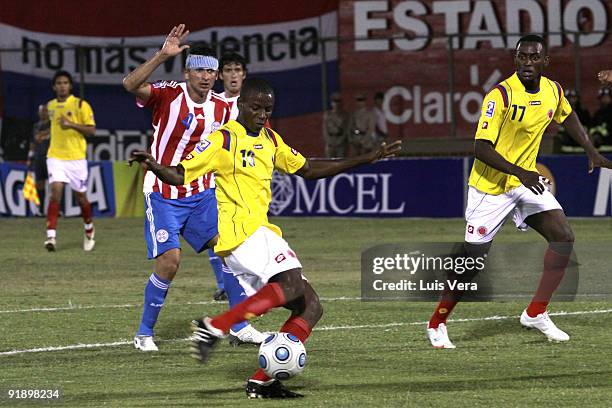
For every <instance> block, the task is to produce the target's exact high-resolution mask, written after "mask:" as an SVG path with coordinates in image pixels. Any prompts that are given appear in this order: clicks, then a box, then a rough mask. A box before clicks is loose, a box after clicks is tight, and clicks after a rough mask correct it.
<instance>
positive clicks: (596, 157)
mask: <svg viewBox="0 0 612 408" xmlns="http://www.w3.org/2000/svg"><path fill="white" fill-rule="evenodd" d="M596 167H604V168H606V169H612V161H611V160H608V159H606V158H605V157H603V156H602V155H601V154H599V153H596V154H593V155H591V156H589V173H592V172H593V170H594V169H595V168H596Z"/></svg>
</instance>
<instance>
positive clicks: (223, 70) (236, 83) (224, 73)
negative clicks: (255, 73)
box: [219, 52, 247, 120]
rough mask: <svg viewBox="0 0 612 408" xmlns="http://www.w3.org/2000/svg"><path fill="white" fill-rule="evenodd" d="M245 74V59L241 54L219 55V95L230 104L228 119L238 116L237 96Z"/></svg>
mask: <svg viewBox="0 0 612 408" xmlns="http://www.w3.org/2000/svg"><path fill="white" fill-rule="evenodd" d="M246 76H247V65H246V59H245V58H244V57H243V56H242V55H240V54H238V53H235V52H230V53H227V54H224V55H223V56H221V61H220V63H219V79H221V80H222V81H223V92H222V93H221V96H223V97H224V98H225V100H226V101H227V103H228V105H229V106H230V109H231V113H230V119H232V120H235V119H236V118H237V117H238V97H239V96H240V90H241V89H242V83H243V82H244V80H245V79H246Z"/></svg>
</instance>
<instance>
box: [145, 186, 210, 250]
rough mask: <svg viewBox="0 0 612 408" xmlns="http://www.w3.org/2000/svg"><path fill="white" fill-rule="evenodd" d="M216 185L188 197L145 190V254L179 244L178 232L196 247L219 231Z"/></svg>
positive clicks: (203, 244)
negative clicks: (172, 197) (177, 196)
mask: <svg viewBox="0 0 612 408" xmlns="http://www.w3.org/2000/svg"><path fill="white" fill-rule="evenodd" d="M217 216H218V213H217V198H216V197H215V189H213V188H211V189H207V190H204V191H203V192H201V193H198V194H195V195H193V196H191V197H186V198H177V199H167V198H164V197H163V196H162V195H161V193H145V223H144V236H145V240H146V242H147V257H148V258H149V259H154V258H157V257H158V256H159V255H161V254H163V253H164V252H166V251H169V250H170V249H174V248H180V247H181V244H180V241H179V234H180V235H182V236H183V238H184V239H185V241H187V243H188V244H189V245H190V246H191V247H192V248H193V249H194V251H196V252H197V253H200V252H202V251H203V250H204V249H205V246H206V243H207V242H208V241H210V240H211V239H213V238H214V237H215V235H217V234H218V232H219V231H218V227H217Z"/></svg>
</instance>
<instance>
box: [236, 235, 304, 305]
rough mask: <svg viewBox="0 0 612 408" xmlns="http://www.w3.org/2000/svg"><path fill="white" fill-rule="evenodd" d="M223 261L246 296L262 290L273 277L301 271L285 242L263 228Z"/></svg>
mask: <svg viewBox="0 0 612 408" xmlns="http://www.w3.org/2000/svg"><path fill="white" fill-rule="evenodd" d="M224 260H225V263H226V264H227V266H229V267H230V268H231V269H232V272H233V273H234V275H235V276H236V278H237V279H238V282H240V285H241V286H242V288H243V289H244V291H245V293H246V295H247V296H251V295H253V294H254V293H255V292H257V291H258V290H259V289H261V288H262V287H263V286H264V285H265V284H267V283H268V280H269V279H270V278H271V277H273V276H274V275H277V274H279V273H281V272H285V271H288V270H291V269H296V268H301V267H302V264H301V263H300V261H299V259H298V258H297V256H296V255H295V252H293V251H292V250H291V248H289V244H288V243H287V241H285V240H284V239H283V238H282V237H280V236H278V235H277V234H275V233H274V232H272V230H270V229H269V228H266V227H259V228H258V229H257V230H256V231H255V232H254V233H253V234H252V235H251V236H250V237H248V238H247V239H246V240H245V241H244V242H243V243H242V244H240V245H239V246H238V248H236V249H234V250H233V251H232V253H231V254H230V255H228V256H226V257H225V259H224Z"/></svg>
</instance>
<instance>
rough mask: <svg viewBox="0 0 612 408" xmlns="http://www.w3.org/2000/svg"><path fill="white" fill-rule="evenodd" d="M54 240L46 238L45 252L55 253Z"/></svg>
mask: <svg viewBox="0 0 612 408" xmlns="http://www.w3.org/2000/svg"><path fill="white" fill-rule="evenodd" d="M55 245H56V242H55V238H54V237H47V239H46V240H45V248H47V251H49V252H53V251H55Z"/></svg>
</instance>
